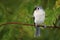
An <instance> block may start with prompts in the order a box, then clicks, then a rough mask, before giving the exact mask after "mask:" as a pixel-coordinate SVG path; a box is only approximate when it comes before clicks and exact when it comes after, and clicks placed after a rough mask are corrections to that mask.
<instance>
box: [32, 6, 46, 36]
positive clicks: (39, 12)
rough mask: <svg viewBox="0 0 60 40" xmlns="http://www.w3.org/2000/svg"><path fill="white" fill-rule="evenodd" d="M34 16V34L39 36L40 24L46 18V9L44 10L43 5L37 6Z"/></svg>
mask: <svg viewBox="0 0 60 40" xmlns="http://www.w3.org/2000/svg"><path fill="white" fill-rule="evenodd" d="M33 17H34V24H35V28H36V30H35V35H34V36H35V37H39V36H40V27H39V25H41V24H43V23H44V20H45V11H44V10H43V8H42V7H41V6H37V7H35V9H34V13H33Z"/></svg>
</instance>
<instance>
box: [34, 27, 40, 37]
mask: <svg viewBox="0 0 60 40" xmlns="http://www.w3.org/2000/svg"><path fill="white" fill-rule="evenodd" d="M39 36H40V27H39V26H36V31H35V37H39Z"/></svg>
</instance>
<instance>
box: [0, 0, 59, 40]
mask: <svg viewBox="0 0 60 40" xmlns="http://www.w3.org/2000/svg"><path fill="white" fill-rule="evenodd" d="M59 3H60V1H59V0H0V24H2V23H6V22H22V23H28V24H33V19H32V17H31V16H33V15H32V14H33V9H34V7H35V6H36V5H42V6H43V8H44V9H45V11H46V15H47V17H46V20H45V24H46V25H53V22H55V20H56V17H57V16H58V15H59V14H60V5H58V4H59ZM34 30H35V29H34V27H33V26H32V27H31V26H23V25H19V24H16V25H13V24H9V25H4V26H0V40H60V38H59V37H60V29H53V28H51V29H50V28H46V29H41V37H39V38H34Z"/></svg>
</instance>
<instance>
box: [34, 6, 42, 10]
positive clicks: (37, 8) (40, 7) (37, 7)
mask: <svg viewBox="0 0 60 40" xmlns="http://www.w3.org/2000/svg"><path fill="white" fill-rule="evenodd" d="M40 9H43V8H42V6H36V7H35V9H34V10H40Z"/></svg>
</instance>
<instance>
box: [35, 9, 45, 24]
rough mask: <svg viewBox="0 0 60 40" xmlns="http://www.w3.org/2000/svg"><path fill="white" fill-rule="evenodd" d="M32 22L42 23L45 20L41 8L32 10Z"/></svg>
mask: <svg viewBox="0 0 60 40" xmlns="http://www.w3.org/2000/svg"><path fill="white" fill-rule="evenodd" d="M34 17H35V20H34V22H35V23H36V24H42V23H43V22H44V20H45V12H44V11H43V10H35V11H34Z"/></svg>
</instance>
